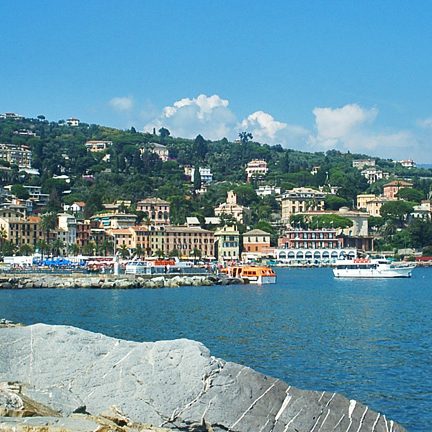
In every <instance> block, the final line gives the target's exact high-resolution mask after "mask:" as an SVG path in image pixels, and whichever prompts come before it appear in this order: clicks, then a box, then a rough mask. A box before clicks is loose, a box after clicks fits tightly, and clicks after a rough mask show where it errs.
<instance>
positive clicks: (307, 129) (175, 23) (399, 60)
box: [0, 0, 432, 162]
mask: <svg viewBox="0 0 432 432" xmlns="http://www.w3.org/2000/svg"><path fill="white" fill-rule="evenodd" d="M431 17H432V2H430V1H421V0H418V1H415V2H412V1H398V0H391V1H390V0H388V1H385V0H383V1H367V0H365V1H360V2H359V1H308V2H305V1H255V2H251V1H243V0H230V1H228V0H220V1H216V0H214V1H205V0H201V1H198V0H196V1H193V0H183V1H180V0H176V1H174V0H172V1H162V0H158V1H145V0H136V1H126V0H125V1H120V0H118V1H110V0H104V1H97V0H87V1H79V0H77V1H68V2H66V1H51V0H45V1H40V2H35V1H29V0H28V1H20V2H15V1H9V0H4V1H2V2H0V36H1V44H0V112H5V111H14V112H17V113H20V114H22V115H26V116H37V115H38V114H44V115H45V116H46V117H47V118H48V119H50V120H60V119H65V118H68V117H70V116H76V117H78V118H80V119H81V120H82V121H85V122H88V123H99V124H104V125H108V126H113V127H119V128H128V127H130V126H134V127H135V128H137V129H138V130H151V128H152V127H157V128H159V127H160V126H165V127H168V129H170V130H171V132H172V134H173V135H176V136H188V137H194V136H196V135H197V134H198V133H202V134H203V135H204V136H205V137H206V138H209V139H217V138H222V137H223V136H227V137H228V138H231V139H232V138H235V137H236V135H237V134H238V132H239V131H241V130H249V131H251V132H252V133H253V135H254V137H255V138H256V139H257V140H259V141H261V142H268V143H270V144H275V143H281V144H282V145H283V146H284V147H291V148H299V149H304V150H310V151H321V150H327V149H329V148H338V149H340V150H343V151H346V150H350V151H352V152H365V153H368V154H372V155H378V156H382V157H389V158H395V159H405V158H413V159H415V160H416V161H418V162H432V151H430V142H431V138H432V105H431V100H432V79H431V72H432V49H431V46H430V44H431V41H432V26H431V25H430V22H431Z"/></svg>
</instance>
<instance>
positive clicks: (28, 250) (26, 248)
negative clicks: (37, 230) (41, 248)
mask: <svg viewBox="0 0 432 432" xmlns="http://www.w3.org/2000/svg"><path fill="white" fill-rule="evenodd" d="M19 253H20V255H24V256H29V255H31V254H32V253H33V246H32V245H29V244H27V243H26V244H23V245H21V246H20V248H19Z"/></svg>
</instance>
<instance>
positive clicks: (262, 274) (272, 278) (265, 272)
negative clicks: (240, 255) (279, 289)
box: [221, 265, 276, 285]
mask: <svg viewBox="0 0 432 432" xmlns="http://www.w3.org/2000/svg"><path fill="white" fill-rule="evenodd" d="M221 271H222V272H223V273H226V274H227V275H228V276H230V277H235V278H241V279H246V280H248V281H249V283H253V284H260V285H261V284H274V283H276V273H275V272H274V271H273V269H272V268H271V267H267V266H250V265H244V266H229V267H227V268H224V269H222V270H221Z"/></svg>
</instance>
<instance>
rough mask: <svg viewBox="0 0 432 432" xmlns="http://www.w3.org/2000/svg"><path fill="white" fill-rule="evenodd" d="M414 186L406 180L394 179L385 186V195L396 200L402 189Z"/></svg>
mask: <svg viewBox="0 0 432 432" xmlns="http://www.w3.org/2000/svg"><path fill="white" fill-rule="evenodd" d="M412 186H413V185H412V183H410V182H407V181H405V180H393V181H391V182H390V183H387V184H385V185H384V186H383V195H384V196H385V197H386V198H388V199H389V200H395V199H397V194H398V192H399V191H400V190H401V189H406V188H412Z"/></svg>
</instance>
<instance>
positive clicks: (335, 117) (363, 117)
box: [308, 104, 419, 157]
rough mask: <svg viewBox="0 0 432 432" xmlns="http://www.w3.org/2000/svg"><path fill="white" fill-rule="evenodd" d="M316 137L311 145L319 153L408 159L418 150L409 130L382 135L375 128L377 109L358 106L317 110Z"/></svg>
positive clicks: (311, 140)
mask: <svg viewBox="0 0 432 432" xmlns="http://www.w3.org/2000/svg"><path fill="white" fill-rule="evenodd" d="M313 114H314V115H315V131H316V132H315V134H311V135H310V136H309V139H308V141H309V144H310V145H311V146H312V147H314V148H315V149H316V150H328V149H333V148H335V149H338V150H341V151H347V150H349V151H351V152H356V153H368V154H372V155H377V156H382V157H406V156H407V153H408V152H415V149H416V147H417V146H418V144H419V143H418V140H417V138H416V136H415V135H414V134H413V133H412V132H410V131H406V130H400V131H384V132H383V131H381V130H379V129H377V127H376V126H375V120H376V119H377V117H378V110H377V109H376V108H370V109H367V108H362V107H361V106H359V105H357V104H350V105H345V106H343V107H341V108H329V107H326V108H315V109H314V110H313Z"/></svg>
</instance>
